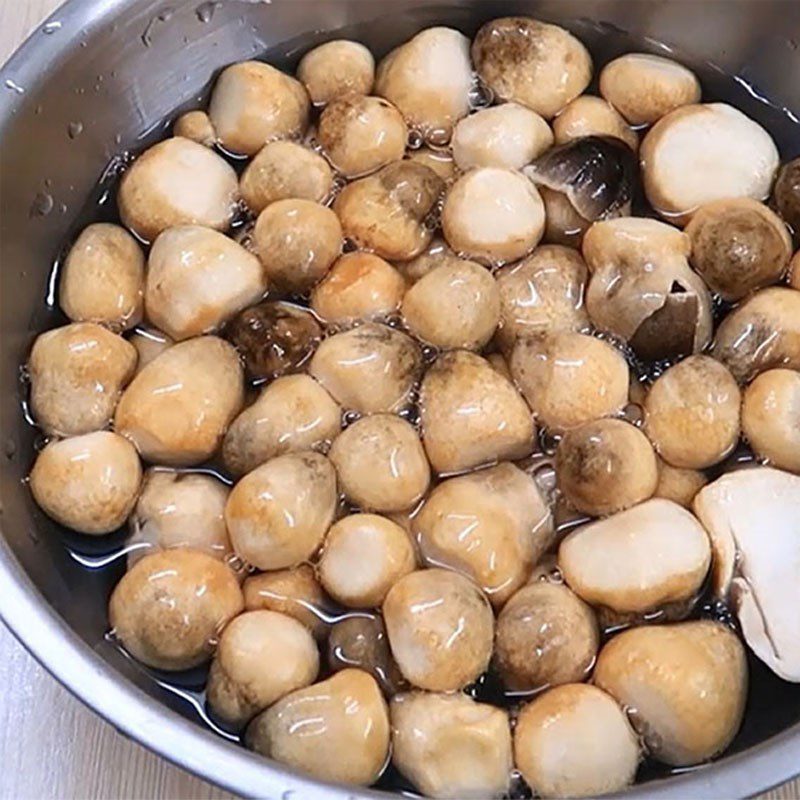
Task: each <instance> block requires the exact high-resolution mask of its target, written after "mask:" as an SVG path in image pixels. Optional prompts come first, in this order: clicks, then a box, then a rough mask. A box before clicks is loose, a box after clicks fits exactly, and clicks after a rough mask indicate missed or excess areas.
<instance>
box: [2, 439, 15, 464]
mask: <svg viewBox="0 0 800 800" xmlns="http://www.w3.org/2000/svg"><path fill="white" fill-rule="evenodd" d="M3 452H4V453H5V455H6V458H7V459H8V460H9V461H11V460H12V459H13V458H14V456H15V455H16V454H17V443H16V442H15V441H14V440H13V439H6V443H5V446H4V447H3Z"/></svg>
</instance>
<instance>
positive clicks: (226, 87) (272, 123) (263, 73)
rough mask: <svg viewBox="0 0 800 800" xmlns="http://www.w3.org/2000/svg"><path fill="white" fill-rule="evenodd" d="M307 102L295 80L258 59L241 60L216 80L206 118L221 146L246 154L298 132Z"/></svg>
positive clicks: (302, 127) (300, 132)
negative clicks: (209, 120)
mask: <svg viewBox="0 0 800 800" xmlns="http://www.w3.org/2000/svg"><path fill="white" fill-rule="evenodd" d="M309 105H310V104H309V101H308V94H307V93H306V90H305V87H304V86H303V84H302V83H300V81H297V80H295V79H294V78H292V77H290V76H289V75H285V74H284V73H283V72H281V71H280V70H277V69H275V67H271V66H270V65H269V64H265V63H263V62H262V61H242V62H240V63H238V64H232V65H231V66H229V67H227V68H226V69H224V70H223V71H222V73H221V74H220V76H219V77H218V78H217V82H216V83H215V84H214V89H213V91H212V92H211V100H210V102H209V105H208V116H209V117H210V118H211V122H212V124H213V125H214V129H215V130H216V132H217V140H218V141H219V143H220V144H221V145H222V146H223V147H224V148H225V149H226V150H230V151H232V152H234V153H242V154H243V155H247V156H252V155H255V154H256V153H257V152H258V151H259V150H260V149H261V148H262V147H263V146H264V145H265V144H266V143H267V142H269V141H272V140H273V139H292V138H297V137H299V136H302V135H303V133H304V132H305V129H306V126H307V125H308V114H309Z"/></svg>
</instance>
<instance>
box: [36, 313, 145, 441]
mask: <svg viewBox="0 0 800 800" xmlns="http://www.w3.org/2000/svg"><path fill="white" fill-rule="evenodd" d="M136 361H137V353H136V349H135V348H134V347H133V345H132V344H131V343H130V342H127V341H125V339H123V338H122V337H121V336H117V335H116V334H114V333H111V332H110V331H108V330H107V329H106V328H103V327H101V326H100V325H96V324H95V323H93V322H74V323H72V324H71V325H65V326H64V327H62V328H55V329H53V330H50V331H47V332H46V333H42V334H40V335H39V336H37V337H36V341H35V342H34V343H33V348H32V349H31V354H30V357H29V358H28V372H29V374H30V381H31V395H30V402H31V411H32V412H33V416H34V418H35V419H36V421H37V422H38V424H39V425H40V426H41V427H42V430H44V431H45V433H48V434H55V435H61V436H70V435H75V434H82V433H90V432H91V431H96V430H99V429H101V428H105V427H106V426H107V425H108V423H109V422H110V420H111V417H112V416H113V414H114V408H115V406H116V405H117V401H118V400H119V398H120V395H121V393H122V390H123V389H124V387H125V385H126V384H127V383H128V381H130V379H131V378H132V377H133V374H134V372H135V370H136Z"/></svg>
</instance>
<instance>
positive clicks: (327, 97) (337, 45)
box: [297, 39, 375, 106]
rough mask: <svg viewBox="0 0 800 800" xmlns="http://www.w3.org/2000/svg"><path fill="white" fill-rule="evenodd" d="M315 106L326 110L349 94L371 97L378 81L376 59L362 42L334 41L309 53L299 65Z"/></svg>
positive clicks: (300, 72) (303, 80)
mask: <svg viewBox="0 0 800 800" xmlns="http://www.w3.org/2000/svg"><path fill="white" fill-rule="evenodd" d="M297 77H298V78H299V79H300V80H301V81H302V82H303V84H304V85H305V87H306V91H307V92H308V94H309V96H310V97H311V102H312V103H313V104H314V105H315V106H323V105H325V104H326V103H329V102H330V101H331V100H335V99H336V98H337V97H339V96H340V95H343V94H348V93H349V92H358V93H359V94H369V93H370V92H371V91H372V84H373V81H374V79H375V59H374V58H373V57H372V53H370V51H369V49H368V48H366V47H364V45H363V44H361V43H360V42H351V41H349V40H348V39H334V40H333V41H330V42H325V43H324V44H321V45H318V46H317V47H314V48H313V49H311V50H309V51H308V52H307V53H306V54H305V55H304V56H303V57H302V58H301V59H300V63H299V64H298V65H297Z"/></svg>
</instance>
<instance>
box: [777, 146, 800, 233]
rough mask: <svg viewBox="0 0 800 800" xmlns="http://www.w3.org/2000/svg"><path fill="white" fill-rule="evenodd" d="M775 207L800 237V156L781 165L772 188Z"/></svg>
mask: <svg viewBox="0 0 800 800" xmlns="http://www.w3.org/2000/svg"><path fill="white" fill-rule="evenodd" d="M772 196H773V197H774V199H775V207H776V208H777V209H778V213H779V214H780V215H781V217H782V218H783V219H784V221H785V222H786V223H787V224H788V225H789V227H791V229H792V230H793V231H794V235H795V238H800V158H795V159H792V160H791V161H788V162H787V163H786V164H784V165H783V166H782V167H781V170H780V172H779V173H778V177H777V179H776V181H775V186H774V187H773V190H772Z"/></svg>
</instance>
